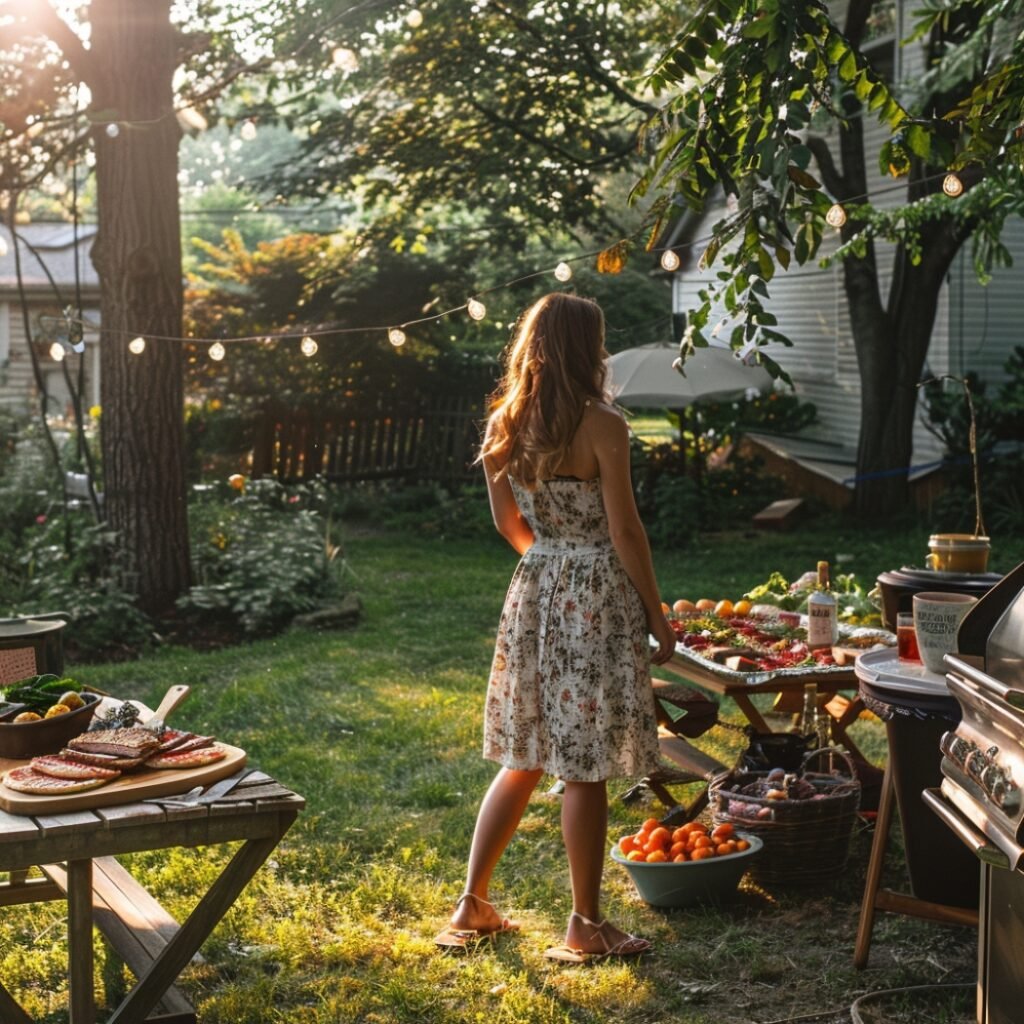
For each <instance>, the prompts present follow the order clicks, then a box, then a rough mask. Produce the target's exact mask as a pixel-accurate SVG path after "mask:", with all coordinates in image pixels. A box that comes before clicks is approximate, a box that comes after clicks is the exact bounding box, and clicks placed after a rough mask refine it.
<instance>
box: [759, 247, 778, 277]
mask: <svg viewBox="0 0 1024 1024" xmlns="http://www.w3.org/2000/svg"><path fill="white" fill-rule="evenodd" d="M757 266H758V269H759V270H760V271H761V276H762V277H763V278H764V279H765V280H766V281H770V280H771V279H772V278H773V277H774V276H775V261H774V260H773V259H772V257H771V253H769V252H768V250H767V249H764V248H759V249H758V250H757Z"/></svg>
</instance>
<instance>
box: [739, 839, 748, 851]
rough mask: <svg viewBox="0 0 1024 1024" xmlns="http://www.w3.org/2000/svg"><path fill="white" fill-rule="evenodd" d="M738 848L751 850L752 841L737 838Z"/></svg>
mask: <svg viewBox="0 0 1024 1024" xmlns="http://www.w3.org/2000/svg"><path fill="white" fill-rule="evenodd" d="M736 849H737V850H749V849H750V843H748V842H747V841H746V839H737V840H736Z"/></svg>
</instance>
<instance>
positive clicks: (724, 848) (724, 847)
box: [715, 843, 736, 857]
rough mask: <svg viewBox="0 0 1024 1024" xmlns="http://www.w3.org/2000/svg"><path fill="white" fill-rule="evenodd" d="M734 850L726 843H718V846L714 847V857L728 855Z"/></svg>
mask: <svg viewBox="0 0 1024 1024" xmlns="http://www.w3.org/2000/svg"><path fill="white" fill-rule="evenodd" d="M735 852H736V851H735V850H734V849H733V848H732V847H731V846H730V845H729V844H728V843H719V844H718V846H716V847H715V856H716V857H728V856H729V854H730V853H735Z"/></svg>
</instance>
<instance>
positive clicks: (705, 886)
mask: <svg viewBox="0 0 1024 1024" xmlns="http://www.w3.org/2000/svg"><path fill="white" fill-rule="evenodd" d="M736 837H737V838H738V839H740V838H742V839H746V841H747V842H748V843H750V846H749V847H748V848H747V849H746V850H741V851H738V852H737V853H730V854H727V855H726V856H724V857H708V858H706V859H705V860H686V861H678V862H676V861H666V862H663V863H654V864H648V863H647V862H646V861H642V860H628V859H627V858H626V857H625V855H624V854H623V853H622V852H621V851H620V850H619V848H618V846H617V845H616V846H613V847H612V850H611V855H612V860H614V861H616V862H617V863H619V864H621V865H622V866H623V867H624V868H625V869H626V871H627V872H628V873H629V877H630V878H631V879H632V880H633V885H635V886H636V891H637V892H638V893H639V894H640V898H641V899H642V900H644V902H646V903H649V904H650V905H651V906H652V907H691V906H694V905H695V904H699V903H712V904H714V903H726V902H728V901H729V900H730V899H732V898H733V896H735V894H736V889H737V887H738V886H739V884H740V879H741V878H742V877H743V874H744V872H745V871H746V870H747V868H748V867H749V866H750V858H751V857H754V856H756V855H757V854H758V853H759V852H760V851H761V848H762V847H763V846H764V842H763V840H761V839H759V838H758V837H757V836H755V835H750V834H748V833H746V832H737V833H736Z"/></svg>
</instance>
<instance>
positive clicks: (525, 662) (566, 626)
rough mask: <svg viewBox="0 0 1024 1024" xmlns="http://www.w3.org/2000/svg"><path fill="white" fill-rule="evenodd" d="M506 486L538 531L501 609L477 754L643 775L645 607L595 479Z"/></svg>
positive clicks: (647, 732)
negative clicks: (611, 532)
mask: <svg viewBox="0 0 1024 1024" xmlns="http://www.w3.org/2000/svg"><path fill="white" fill-rule="evenodd" d="M511 484H512V490H513V492H514V494H515V497H516V501H517V503H518V505H519V508H520V510H521V512H522V513H523V516H524V517H525V518H526V520H527V521H528V522H529V523H530V526H531V527H532V528H533V532H534V538H535V540H534V544H533V546H532V547H531V548H530V549H529V551H527V552H526V553H525V554H524V555H523V557H522V559H521V560H520V562H519V565H518V567H517V568H516V571H515V574H514V575H513V577H512V582H511V583H510V585H509V589H508V594H507V595H506V598H505V606H504V608H503V610H502V613H501V620H500V622H499V626H498V637H497V642H496V644H495V651H494V661H493V663H492V666H491V675H490V681H489V683H488V688H487V702H486V707H485V715H484V756H485V757H486V758H488V759H490V760H492V761H497V762H498V763H499V764H502V765H504V766H505V767H506V768H516V769H522V770H533V769H537V768H542V769H543V770H544V771H546V772H547V773H549V774H551V775H555V776H557V777H559V778H561V779H563V780H564V781H567V782H597V781H599V780H601V779H607V778H614V777H626V778H636V777H640V776H643V775H646V774H648V773H649V772H651V771H653V770H654V768H655V767H656V766H657V764H658V759H659V754H658V727H657V720H656V718H655V709H654V691H653V689H652V687H651V674H650V648H649V645H648V638H647V624H646V615H645V614H644V608H643V603H642V602H641V600H640V595H639V594H638V593H637V591H636V588H635V587H634V586H633V583H632V582H631V580H630V579H629V577H628V576H627V575H626V570H625V568H624V567H623V565H622V562H621V561H620V559H619V556H618V554H617V553H616V551H615V548H614V547H613V546H612V542H611V539H610V537H609V533H608V519H607V516H606V514H605V509H604V503H603V501H602V498H601V483H600V480H599V479H593V480H578V479H576V478H574V477H556V478H554V479H552V480H547V481H542V482H540V483H538V485H537V488H536V490H534V491H529V490H527V489H526V488H525V487H523V486H522V485H520V484H519V482H518V481H516V480H515V479H511Z"/></svg>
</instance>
